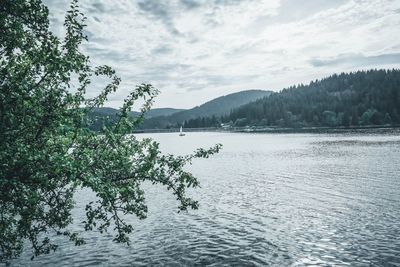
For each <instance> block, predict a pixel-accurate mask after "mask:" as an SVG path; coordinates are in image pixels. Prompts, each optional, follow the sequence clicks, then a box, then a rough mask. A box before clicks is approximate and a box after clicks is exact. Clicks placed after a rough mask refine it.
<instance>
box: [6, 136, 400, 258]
mask: <svg viewBox="0 0 400 267" xmlns="http://www.w3.org/2000/svg"><path fill="white" fill-rule="evenodd" d="M399 133H400V132H399V131H398V130H385V131H382V132H379V131H369V132H363V131H358V132H348V133H340V134H249V133H218V132H212V133H187V135H186V136H185V137H179V136H178V134H177V133H165V134H143V135H138V136H140V137H152V138H154V139H156V140H157V141H159V142H160V144H161V148H162V150H163V151H165V152H168V153H174V154H186V153H190V152H191V151H193V150H194V149H195V148H198V147H209V146H212V145H213V144H215V143H222V144H223V150H222V151H221V152H220V153H219V154H218V155H215V156H213V157H211V158H209V159H201V160H196V161H194V163H193V165H192V166H190V167H189V168H188V169H190V170H191V171H192V172H193V173H194V174H195V175H196V176H197V177H198V178H199V180H200V182H201V188H200V189H198V190H196V191H193V192H191V195H192V196H193V197H194V198H195V199H197V200H199V201H200V209H199V210H197V211H190V212H188V213H183V214H178V213H177V204H178V203H177V202H176V201H175V200H174V198H173V197H171V196H170V194H169V193H167V192H166V191H165V190H164V189H163V188H161V187H152V186H146V187H147V192H148V194H147V199H148V204H149V216H148V218H147V219H146V220H143V221H137V220H135V219H132V220H133V223H134V225H135V232H134V233H133V234H132V235H131V241H132V244H131V246H130V247H127V246H125V245H120V244H115V243H113V242H112V241H111V239H112V238H111V236H110V235H100V234H97V233H86V234H85V236H86V237H87V244H86V245H83V246H81V247H74V246H72V245H70V244H69V243H65V244H64V245H63V244H61V247H60V249H59V251H57V252H56V253H54V254H51V255H46V256H41V257H38V258H36V259H35V260H34V261H32V262H31V261H30V260H29V255H28V254H29V253H25V254H24V255H23V257H22V258H20V259H18V260H15V261H13V262H12V265H15V266H17V265H29V266H43V265H54V266H61V265H68V266H74V265H75V266H98V265H104V266H110V265H111V266H117V265H118V266H132V265H135V266H154V265H164V266H165V265H166V266H192V265H198V266H202V265H209V266H225V265H226V266H266V265H272V266H304V265H316V266H400V134H399ZM90 197H91V194H85V193H84V192H80V194H78V195H77V203H78V207H79V206H80V203H82V200H87V199H89V198H90ZM82 214H83V213H82V212H79V211H76V213H75V217H76V218H77V219H79V218H81V217H82ZM76 227H78V226H76ZM60 242H62V241H60Z"/></svg>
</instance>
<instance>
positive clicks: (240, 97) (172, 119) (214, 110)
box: [140, 89, 272, 129]
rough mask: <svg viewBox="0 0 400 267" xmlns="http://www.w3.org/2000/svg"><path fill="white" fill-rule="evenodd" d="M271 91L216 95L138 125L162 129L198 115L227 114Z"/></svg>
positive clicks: (267, 94)
mask: <svg viewBox="0 0 400 267" xmlns="http://www.w3.org/2000/svg"><path fill="white" fill-rule="evenodd" d="M271 93H272V92H271V91H265V90H255V89H254V90H246V91H240V92H237V93H232V94H228V95H225V96H221V97H217V98H215V99H213V100H211V101H208V102H206V103H204V104H202V105H200V106H196V107H194V108H192V109H188V110H183V111H180V112H176V113H173V114H171V115H168V116H159V117H153V118H150V119H148V120H145V121H144V123H143V124H142V125H141V126H140V128H142V129H157V128H158V129H163V128H167V127H175V126H176V125H180V124H183V123H184V121H187V120H190V119H195V118H199V117H212V116H216V117H219V116H223V115H228V114H229V113H230V112H231V111H232V110H233V109H235V108H239V107H240V106H242V105H245V104H248V103H250V102H253V101H255V100H257V99H260V98H263V97H266V96H269V95H270V94H271Z"/></svg>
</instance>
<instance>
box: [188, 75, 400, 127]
mask: <svg viewBox="0 0 400 267" xmlns="http://www.w3.org/2000/svg"><path fill="white" fill-rule="evenodd" d="M399 111H400V70H369V71H358V72H353V73H347V74H346V73H342V74H340V75H337V74H335V75H332V76H330V77H328V78H325V79H322V80H320V81H319V80H316V81H312V82H311V83H310V84H309V85H298V86H292V87H289V88H287V89H283V90H282V91H281V92H278V93H273V94H271V95H270V96H268V97H264V98H262V99H260V100H257V101H255V102H252V103H249V104H246V105H244V106H241V107H239V108H237V109H234V110H233V111H232V112H231V113H230V114H229V115H227V116H222V117H220V118H218V119H217V118H198V119H194V120H189V121H185V123H184V126H185V127H190V128H196V127H214V126H215V125H216V124H220V123H224V124H228V125H231V126H237V127H243V126H279V127H314V126H329V127H335V126H360V125H384V124H386V125H387V124H400V116H399Z"/></svg>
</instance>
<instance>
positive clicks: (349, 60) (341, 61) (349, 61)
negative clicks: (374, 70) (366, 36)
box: [310, 53, 400, 67]
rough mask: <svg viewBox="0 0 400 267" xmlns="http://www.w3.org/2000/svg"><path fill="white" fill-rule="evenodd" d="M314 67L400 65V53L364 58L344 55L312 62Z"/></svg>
mask: <svg viewBox="0 0 400 267" xmlns="http://www.w3.org/2000/svg"><path fill="white" fill-rule="evenodd" d="M310 63H311V65H313V66H314V67H325V66H339V65H349V66H354V67H358V66H359V67H362V66H373V65H387V64H398V63H400V53H393V54H382V55H375V56H364V55H363V54H342V55H338V56H337V57H335V58H329V59H321V58H314V59H311V60H310Z"/></svg>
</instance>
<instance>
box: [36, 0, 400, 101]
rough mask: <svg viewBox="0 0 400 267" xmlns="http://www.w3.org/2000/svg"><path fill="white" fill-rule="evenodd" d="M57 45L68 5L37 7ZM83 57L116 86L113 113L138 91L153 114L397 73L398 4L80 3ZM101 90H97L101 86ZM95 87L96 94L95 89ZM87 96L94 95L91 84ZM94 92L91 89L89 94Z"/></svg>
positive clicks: (358, 0) (390, 0) (64, 1)
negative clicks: (336, 78)
mask: <svg viewBox="0 0 400 267" xmlns="http://www.w3.org/2000/svg"><path fill="white" fill-rule="evenodd" d="M44 2H45V4H47V5H48V6H49V10H50V19H51V27H52V29H54V31H55V32H56V34H57V35H58V36H63V32H65V30H63V26H62V25H63V20H64V16H65V12H66V11H67V9H68V7H69V3H70V0H44ZM80 5H81V10H82V12H83V13H84V14H85V15H86V16H87V17H88V20H87V24H88V27H87V28H86V29H85V32H86V33H87V35H88V36H89V43H87V44H84V46H83V49H84V51H85V52H87V54H88V55H89V56H90V58H91V61H92V62H93V63H95V64H107V65H110V66H112V67H115V68H116V70H117V73H118V75H119V76H121V78H122V83H121V88H120V90H119V91H118V92H117V93H116V94H115V95H114V96H113V97H111V98H110V99H111V100H112V102H111V105H113V106H118V104H121V103H122V100H123V97H124V96H126V95H127V94H128V93H129V90H131V89H132V88H134V86H135V84H138V83H141V82H149V83H152V84H153V85H154V86H155V87H157V88H158V89H160V90H161V92H162V93H161V95H160V96H159V97H158V98H157V100H156V107H165V106H173V107H178V108H190V107H192V106H195V105H199V104H201V103H202V102H204V101H207V100H210V99H212V98H214V97H217V96H219V95H226V94H228V93H232V92H236V91H240V90H244V89H249V88H267V89H272V90H279V89H281V88H283V87H287V86H290V85H292V84H297V83H299V82H302V83H306V82H308V81H310V80H312V79H316V78H321V77H325V76H327V75H330V74H332V73H334V72H342V71H349V70H356V69H366V68H378V67H385V66H387V67H390V68H392V67H400V45H399V40H400V39H399V37H398V33H397V32H398V30H397V29H398V28H399V27H400V16H399V10H400V2H399V1H396V0H381V1H375V0H313V1H310V0H309V1H298V0H268V1H267V0H135V1H129V0H127V1H112V0H85V1H80ZM100 82H101V81H100ZM100 82H99V84H100ZM92 87H93V91H91V92H90V93H91V94H97V93H98V91H96V90H98V88H100V87H97V83H95V84H93V86H92ZM91 90H92V89H91Z"/></svg>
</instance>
